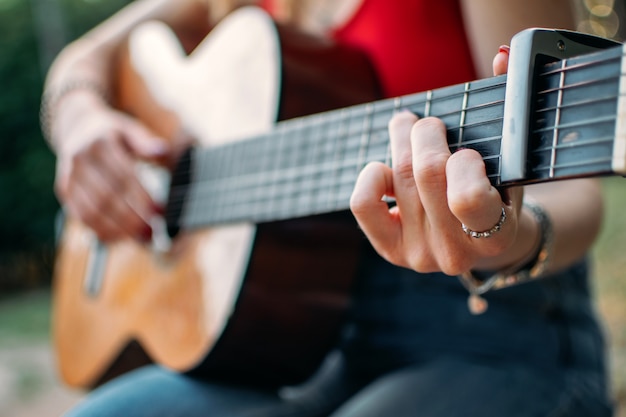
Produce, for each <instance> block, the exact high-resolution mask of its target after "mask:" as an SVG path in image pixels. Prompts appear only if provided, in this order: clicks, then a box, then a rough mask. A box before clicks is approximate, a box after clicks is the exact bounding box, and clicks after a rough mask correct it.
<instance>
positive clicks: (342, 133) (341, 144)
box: [330, 109, 350, 206]
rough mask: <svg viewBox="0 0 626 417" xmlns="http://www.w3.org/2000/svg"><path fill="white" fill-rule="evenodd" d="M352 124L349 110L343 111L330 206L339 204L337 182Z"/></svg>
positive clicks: (338, 129) (338, 130) (341, 113)
mask: <svg viewBox="0 0 626 417" xmlns="http://www.w3.org/2000/svg"><path fill="white" fill-rule="evenodd" d="M349 123H350V112H349V111H348V110H347V109H342V110H341V112H340V113H339V127H338V128H337V137H336V138H335V141H336V142H337V146H336V147H335V155H334V157H333V160H334V163H333V174H332V178H333V179H334V181H335V182H334V184H333V187H332V192H331V193H330V199H331V201H330V205H331V206H334V205H336V204H337V202H338V193H339V188H338V186H337V182H338V180H339V173H340V172H341V167H342V165H341V163H342V161H343V158H344V155H345V153H344V146H345V145H346V142H347V140H345V139H346V138H347V135H348V127H347V126H348V124H349Z"/></svg>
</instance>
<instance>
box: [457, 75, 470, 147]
mask: <svg viewBox="0 0 626 417" xmlns="http://www.w3.org/2000/svg"><path fill="white" fill-rule="evenodd" d="M469 88H470V83H465V87H464V88H463V103H462V104H461V115H460V117H459V139H458V145H459V147H461V145H462V144H463V133H464V132H465V129H464V127H463V125H464V124H465V115H466V112H467V101H468V99H469V98H468V90H469Z"/></svg>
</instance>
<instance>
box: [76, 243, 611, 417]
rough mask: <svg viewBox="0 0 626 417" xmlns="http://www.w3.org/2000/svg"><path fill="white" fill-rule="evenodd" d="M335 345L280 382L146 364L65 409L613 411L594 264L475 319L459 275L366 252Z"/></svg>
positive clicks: (341, 415)
mask: <svg viewBox="0 0 626 417" xmlns="http://www.w3.org/2000/svg"><path fill="white" fill-rule="evenodd" d="M361 266H362V268H361V272H360V277H359V284H358V286H357V287H356V289H355V297H354V300H355V302H354V305H353V308H352V318H351V320H349V324H348V325H347V326H346V331H345V332H344V335H343V338H342V341H341V343H340V345H339V347H338V349H337V350H336V351H334V352H332V353H331V354H330V355H329V357H328V358H327V360H326V362H325V363H324V365H323V366H322V367H321V369H320V370H319V372H318V373H317V374H316V375H314V376H313V377H312V378H311V379H310V381H308V382H306V383H304V384H303V385H301V386H298V387H284V388H282V389H280V390H278V391H276V390H271V389H268V388H264V387H249V386H236V385H232V384H226V383H224V382H221V381H216V380H212V379H210V378H206V379H201V378H197V377H192V376H189V375H182V374H177V373H174V372H170V371H168V370H165V369H163V368H160V367H158V366H149V367H146V368H143V369H140V370H137V371H134V372H132V373H129V374H127V375H125V376H123V377H121V378H118V379H117V380H115V381H112V382H110V383H108V384H106V385H104V386H102V387H100V388H99V389H97V390H96V391H94V392H93V393H92V394H91V395H90V396H88V398H87V399H86V400H85V401H84V402H83V403H82V404H80V405H79V406H78V407H76V408H75V409H74V410H72V411H71V412H70V413H69V414H68V416H67V417H96V416H101V417H105V416H106V417H112V416H126V417H134V416H137V417H139V416H142V417H143V416H146V417H175V416H187V417H194V416H232V417H264V416H273V417H287V416H297V417H317V416H332V417H356V416H358V417H387V416H394V417H402V416H420V417H444V416H445V417H449V416H464V417H474V416H476V417H478V416H481V417H482V416H507V417H534V416H538V417H539V416H541V417H546V416H548V417H557V416H559V417H565V416H568V417H578V416H580V417H583V416H584V417H589V416H593V417H609V416H611V415H612V410H611V404H610V401H609V399H608V394H607V392H608V389H607V385H606V372H605V364H604V350H605V347H604V341H603V337H602V332H601V329H600V327H599V326H598V324H597V322H596V320H595V313H594V311H593V307H592V304H591V302H590V295H589V288H588V285H587V278H586V277H587V269H586V266H587V265H586V263H584V262H583V263H581V264H579V265H576V266H574V267H573V268H571V269H570V270H568V271H566V272H564V273H562V274H560V275H559V276H554V277H550V278H546V279H542V280H539V281H536V282H533V283H530V284H525V285H520V286H517V287H513V288H509V289H505V290H499V291H495V292H492V293H490V294H488V295H487V296H486V298H487V300H488V302H489V309H488V311H487V312H486V313H485V314H483V315H481V316H473V315H471V314H470V313H469V312H468V309H467V292H466V291H465V289H464V288H463V287H462V286H461V285H460V284H459V282H458V281H457V280H456V279H455V278H451V277H446V276H443V275H441V274H431V275H420V274H416V273H414V272H412V271H408V270H405V269H402V268H396V267H393V266H390V265H389V264H387V263H385V262H383V261H381V260H380V258H378V257H377V256H375V255H374V254H368V256H366V257H365V259H364V261H363V262H362V265H361Z"/></svg>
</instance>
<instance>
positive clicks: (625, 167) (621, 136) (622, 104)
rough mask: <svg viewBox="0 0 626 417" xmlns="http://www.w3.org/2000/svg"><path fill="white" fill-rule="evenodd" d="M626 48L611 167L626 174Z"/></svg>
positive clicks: (624, 49) (625, 49)
mask: <svg viewBox="0 0 626 417" xmlns="http://www.w3.org/2000/svg"><path fill="white" fill-rule="evenodd" d="M624 51H626V48H623V49H622V64H621V65H620V73H621V76H620V81H619V87H618V95H619V100H618V104H617V122H616V124H615V143H614V145H613V160H612V161H611V167H612V168H613V170H614V171H616V172H621V173H623V172H626V116H625V115H626V59H625V56H626V54H625V52H624Z"/></svg>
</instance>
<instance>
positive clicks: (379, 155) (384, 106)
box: [355, 99, 396, 181]
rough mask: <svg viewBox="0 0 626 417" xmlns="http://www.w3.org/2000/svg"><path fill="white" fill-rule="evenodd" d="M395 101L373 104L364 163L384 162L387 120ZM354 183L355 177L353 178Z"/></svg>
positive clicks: (387, 143) (387, 146)
mask: <svg viewBox="0 0 626 417" xmlns="http://www.w3.org/2000/svg"><path fill="white" fill-rule="evenodd" d="M395 105H396V99H388V100H383V101H379V102H376V103H375V104H374V110H373V116H372V122H371V126H370V130H371V134H370V144H369V147H368V152H367V154H366V162H367V163H369V162H373V161H378V162H385V160H386V157H387V149H388V148H389V120H391V118H392V117H393V114H394V111H395ZM355 181H356V177H355Z"/></svg>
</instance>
